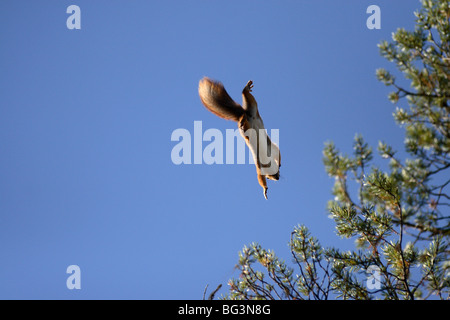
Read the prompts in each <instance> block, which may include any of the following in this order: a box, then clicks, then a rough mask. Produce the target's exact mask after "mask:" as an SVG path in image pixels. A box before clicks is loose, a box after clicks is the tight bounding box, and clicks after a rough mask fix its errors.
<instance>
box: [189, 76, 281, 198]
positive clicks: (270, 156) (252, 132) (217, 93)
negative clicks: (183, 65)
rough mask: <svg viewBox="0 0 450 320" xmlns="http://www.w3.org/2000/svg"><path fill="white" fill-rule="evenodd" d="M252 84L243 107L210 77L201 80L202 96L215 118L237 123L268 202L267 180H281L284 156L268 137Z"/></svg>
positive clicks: (247, 89) (246, 87)
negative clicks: (250, 153) (280, 169)
mask: <svg viewBox="0 0 450 320" xmlns="http://www.w3.org/2000/svg"><path fill="white" fill-rule="evenodd" d="M252 88H253V82H252V81H249V82H248V83H247V85H246V86H245V87H244V89H243V90H242V106H241V105H239V104H238V103H236V102H235V101H233V99H232V98H231V97H230V96H229V95H228V93H227V92H226V90H225V88H224V87H223V85H222V84H221V83H220V82H216V81H213V80H211V79H209V78H207V77H205V78H203V79H202V80H200V83H199V88H198V91H199V95H200V99H201V101H202V103H203V104H204V105H205V107H206V108H207V109H208V110H209V111H211V112H212V113H214V114H215V115H217V116H219V117H221V118H224V119H227V120H233V121H236V122H237V123H238V127H239V132H240V134H241V135H242V137H243V138H244V140H245V142H246V144H247V146H248V147H249V149H250V151H251V152H252V156H253V160H254V162H255V166H256V172H257V176H258V182H259V184H260V185H261V187H262V188H263V189H264V197H265V198H266V199H267V182H266V178H267V179H271V180H278V179H279V178H280V171H279V167H280V166H281V155H280V150H279V149H278V146H277V145H276V144H275V143H273V142H272V141H271V140H270V138H269V136H268V135H267V132H266V129H265V127H264V122H263V120H262V119H261V116H260V115H259V112H258V104H257V103H256V100H255V98H254V97H253V95H252V94H251V93H250V92H251V90H252Z"/></svg>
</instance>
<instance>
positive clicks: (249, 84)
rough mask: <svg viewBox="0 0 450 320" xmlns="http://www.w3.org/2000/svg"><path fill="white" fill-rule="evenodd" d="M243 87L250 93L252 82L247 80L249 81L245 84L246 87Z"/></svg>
mask: <svg viewBox="0 0 450 320" xmlns="http://www.w3.org/2000/svg"><path fill="white" fill-rule="evenodd" d="M245 87H246V88H247V89H248V91H249V92H251V91H252V89H253V81H252V80H249V81H248V82H247V85H246V86H245Z"/></svg>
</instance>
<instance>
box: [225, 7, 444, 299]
mask: <svg viewBox="0 0 450 320" xmlns="http://www.w3.org/2000/svg"><path fill="white" fill-rule="evenodd" d="M415 14H416V26H415V30H413V31H407V30H405V29H398V30H397V31H396V32H395V33H393V35H392V42H388V41H383V42H382V43H380V44H379V49H380V53H381V55H382V56H383V57H385V58H386V59H387V60H388V61H390V62H392V63H393V64H395V66H396V67H397V69H398V71H399V72H397V73H398V74H400V75H402V76H403V77H404V78H406V79H407V81H408V82H410V85H411V88H403V87H402V86H400V85H399V84H398V81H397V79H396V77H395V76H394V75H393V74H392V73H391V72H389V71H387V70H384V69H379V70H377V71H376V76H377V78H378V79H379V80H380V81H381V82H382V83H384V84H385V85H386V86H389V87H392V88H394V91H393V92H391V93H390V94H389V95H388V98H389V100H390V101H392V102H393V103H395V104H397V103H399V105H401V107H397V108H396V110H395V112H394V114H393V115H394V119H395V121H396V122H397V124H398V125H400V126H401V127H402V128H404V129H405V136H406V139H405V150H406V152H407V154H408V158H407V159H401V158H400V157H399V156H398V155H397V152H396V151H395V150H394V149H393V148H392V147H391V146H389V145H388V144H387V143H385V142H379V144H378V147H377V152H378V154H379V155H380V156H381V158H383V159H385V161H388V162H389V169H388V170H387V171H383V170H381V169H380V168H379V167H378V166H377V164H376V163H374V160H373V156H374V154H373V150H372V148H371V147H370V146H369V145H368V144H367V143H366V142H365V141H364V139H363V137H362V136H360V135H356V136H355V139H354V143H353V154H352V155H343V154H342V153H340V151H339V150H338V149H337V148H336V146H335V145H334V144H333V143H332V142H329V143H327V144H326V145H325V148H324V150H323V163H324V165H325V170H326V172H327V173H328V174H329V176H330V177H332V178H334V181H335V182H334V186H333V188H332V194H333V195H334V199H333V200H331V201H329V203H328V211H329V212H330V214H331V217H332V218H333V219H334V221H335V223H336V233H337V235H338V236H340V237H343V238H350V239H354V241H355V249H354V250H352V251H342V250H340V249H337V248H324V247H322V246H321V244H320V242H319V241H318V240H317V239H316V238H314V237H313V236H311V234H310V233H309V231H308V229H307V227H306V226H303V225H299V226H297V227H295V228H294V231H293V232H292V233H291V236H290V240H289V247H290V251H291V257H290V258H291V261H292V263H291V264H289V265H288V264H287V263H286V262H284V261H282V260H280V259H279V258H278V257H277V256H276V255H275V253H274V252H273V251H270V250H265V249H264V248H262V247H261V246H260V245H258V244H257V243H253V244H251V245H250V246H248V247H244V249H243V250H242V252H240V254H239V262H238V265H237V267H238V268H239V270H240V277H239V279H232V280H230V281H229V293H228V294H227V295H226V296H225V297H224V298H227V299H298V300H302V299H317V300H325V299H411V300H412V299H427V298H438V299H449V291H450V290H449V288H450V260H449V253H450V246H449V235H450V215H449V208H450V196H449V194H448V187H449V183H450V175H449V170H448V169H449V167H450V158H449V149H450V139H449V138H450V137H449V136H450V130H449V129H450V118H449V111H450V107H449V101H450V23H449V19H450V2H449V1H448V0H423V1H422V9H421V10H420V11H419V12H416V13H415ZM381 161H383V160H381ZM370 268H372V270H376V272H377V278H376V279H375V278H371V277H370V276H371V275H373V273H370V272H369V273H367V272H368V270H370ZM373 268H375V269H373ZM369 279H370V280H369ZM374 281H378V286H373V285H372V286H371V284H374ZM369 282H370V283H369Z"/></svg>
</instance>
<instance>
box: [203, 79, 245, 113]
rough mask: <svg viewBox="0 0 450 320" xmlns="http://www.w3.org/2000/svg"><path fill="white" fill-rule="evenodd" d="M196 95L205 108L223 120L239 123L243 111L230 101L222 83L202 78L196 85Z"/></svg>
mask: <svg viewBox="0 0 450 320" xmlns="http://www.w3.org/2000/svg"><path fill="white" fill-rule="evenodd" d="M198 94H199V95H200V100H201V101H202V103H203V104H204V105H205V107H206V108H207V109H208V110H209V111H211V112H212V113H214V114H215V115H216V116H219V117H221V118H223V119H227V120H233V121H236V122H237V121H239V119H240V117H241V116H242V114H243V113H244V109H243V108H242V107H241V106H240V105H239V104H238V103H236V102H235V101H234V100H233V99H231V97H230V95H229V94H228V93H227V91H226V90H225V88H224V86H223V84H222V83H220V82H218V81H214V80H211V79H209V78H208V77H204V78H203V79H202V80H200V83H199V84H198Z"/></svg>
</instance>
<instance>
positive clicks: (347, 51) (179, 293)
mask: <svg viewBox="0 0 450 320" xmlns="http://www.w3.org/2000/svg"><path fill="white" fill-rule="evenodd" d="M71 4H75V5H78V6H79V7H80V8H81V29H80V30H69V29H68V28H67V27H66V19H67V18H68V17H69V14H67V13H66V9H67V7H68V6H69V5H71ZM371 4H376V5H378V6H379V7H380V8H381V29H380V30H369V29H368V28H367V27H366V19H367V18H368V17H369V14H367V13H366V9H367V7H368V6H369V5H371ZM419 6H420V3H419V1H416V0H403V1H387V0H383V1H382V0H375V1H361V0H353V1H331V0H329V1H300V0H296V1H203V0H202V1H197V0H195V1H125V0H120V1H119V0H117V1H105V0H103V1H100V0H96V1H86V0H73V1H65V0H61V1H44V0H41V1H7V0H3V1H1V2H0V70H1V71H0V256H1V262H0V298H2V299H80V298H81V299H201V298H202V295H203V290H204V288H205V286H206V285H207V284H209V286H210V289H214V288H215V287H216V286H217V285H218V284H219V283H222V284H223V285H224V286H223V289H222V290H221V291H220V292H219V295H220V293H224V292H226V291H227V290H228V286H227V285H226V283H227V281H228V280H229V279H230V278H232V277H238V272H237V271H236V270H234V269H233V268H234V265H235V264H236V263H237V260H238V252H239V251H240V250H241V249H242V247H243V246H244V245H245V244H249V243H251V242H254V241H255V242H258V243H260V244H261V245H262V246H264V247H265V248H268V249H273V250H275V252H276V253H277V254H278V255H279V256H280V257H281V258H283V259H285V260H286V261H288V262H289V261H291V258H290V254H289V249H288V246H287V243H288V241H289V236H290V232H291V231H292V230H293V227H294V226H295V225H297V224H305V225H306V226H307V227H308V228H309V229H310V231H311V232H312V234H313V235H314V236H316V237H318V238H319V240H320V241H321V243H322V245H324V246H339V247H343V248H346V247H348V248H350V247H352V244H353V243H352V241H348V240H340V239H339V238H338V237H337V236H336V235H335V231H334V223H333V221H332V220H330V219H329V218H328V217H327V212H326V210H325V208H326V202H327V201H328V200H330V199H331V198H332V195H331V187H332V185H333V181H332V180H331V179H330V178H329V177H328V176H327V175H326V173H325V170H324V167H323V164H322V149H323V146H324V142H326V141H328V140H333V141H334V142H335V143H336V145H337V146H338V147H339V148H340V149H341V150H342V151H344V152H348V153H349V152H351V147H352V142H353V137H354V135H355V133H361V134H363V136H364V137H365V138H366V140H367V141H368V142H369V143H370V144H371V145H372V146H373V147H374V148H376V145H377V142H378V140H385V141H388V142H390V143H391V144H392V145H394V146H395V147H397V148H401V146H402V141H403V131H402V130H401V129H399V128H398V127H397V126H396V125H395V123H394V121H393V119H392V111H393V109H394V106H393V105H392V104H391V103H390V102H389V101H388V100H387V94H388V92H389V91H390V89H389V88H386V87H385V86H384V85H383V84H381V83H379V82H378V81H377V80H376V78H375V70H376V69H377V68H379V67H387V68H389V69H390V70H393V69H394V66H393V65H390V64H389V63H388V62H387V61H385V60H384V59H383V58H381V57H380V56H379V53H378V48H377V44H378V43H379V42H380V41H381V40H383V39H387V40H390V37H391V33H392V32H393V31H395V30H396V29H397V28H398V27H406V28H408V29H411V28H412V27H413V25H414V15H413V11H414V10H415V9H417V8H419ZM203 76H209V77H212V78H215V79H218V80H220V81H222V82H223V83H224V85H225V87H226V88H227V90H228V92H229V94H230V95H231V96H232V97H233V98H234V99H236V100H237V101H238V102H240V101H241V95H240V92H241V90H242V88H243V86H244V85H245V84H246V83H247V81H248V80H250V79H252V80H253V81H254V85H255V87H254V92H253V93H254V95H255V97H256V99H257V101H258V103H259V108H260V113H261V115H262V117H263V119H264V122H265V125H266V127H267V128H269V129H270V128H275V129H279V132H280V149H281V153H282V161H283V162H282V168H281V169H282V170H281V175H282V178H281V180H280V181H278V182H272V181H270V182H269V193H268V195H269V200H268V201H266V200H265V199H264V197H263V195H262V189H261V187H260V186H259V185H258V183H257V179H256V174H255V168H254V166H253V165H251V164H245V165H237V164H235V165H206V164H202V165H179V166H177V165H175V164H173V163H172V161H171V157H170V155H171V150H172V148H173V147H174V145H175V144H176V142H172V141H171V139H170V138H171V134H172V132H173V131H174V130H175V129H177V128H186V129H188V130H189V131H191V133H193V126H194V121H196V120H201V121H202V123H203V130H206V129H208V128H217V129H219V130H221V131H222V132H223V133H224V134H225V130H226V129H229V128H232V129H235V128H236V124H235V123H233V122H231V121H225V120H223V119H219V118H218V117H216V116H214V115H213V114H211V113H209V112H208V111H207V110H206V109H205V108H204V107H203V106H202V104H201V103H200V100H199V97H198V92H197V87H198V81H199V80H200V79H201V78H202V77H203ZM401 103H404V101H403V102H401ZM205 145H207V143H204V146H205ZM375 159H376V161H378V162H380V163H381V161H380V160H379V158H378V157H376V158H375ZM72 264H75V265H78V266H79V267H80V268H81V289H80V290H76V289H75V290H69V289H67V287H66V279H67V277H68V276H69V275H68V274H66V268H67V267H68V266H69V265H72Z"/></svg>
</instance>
